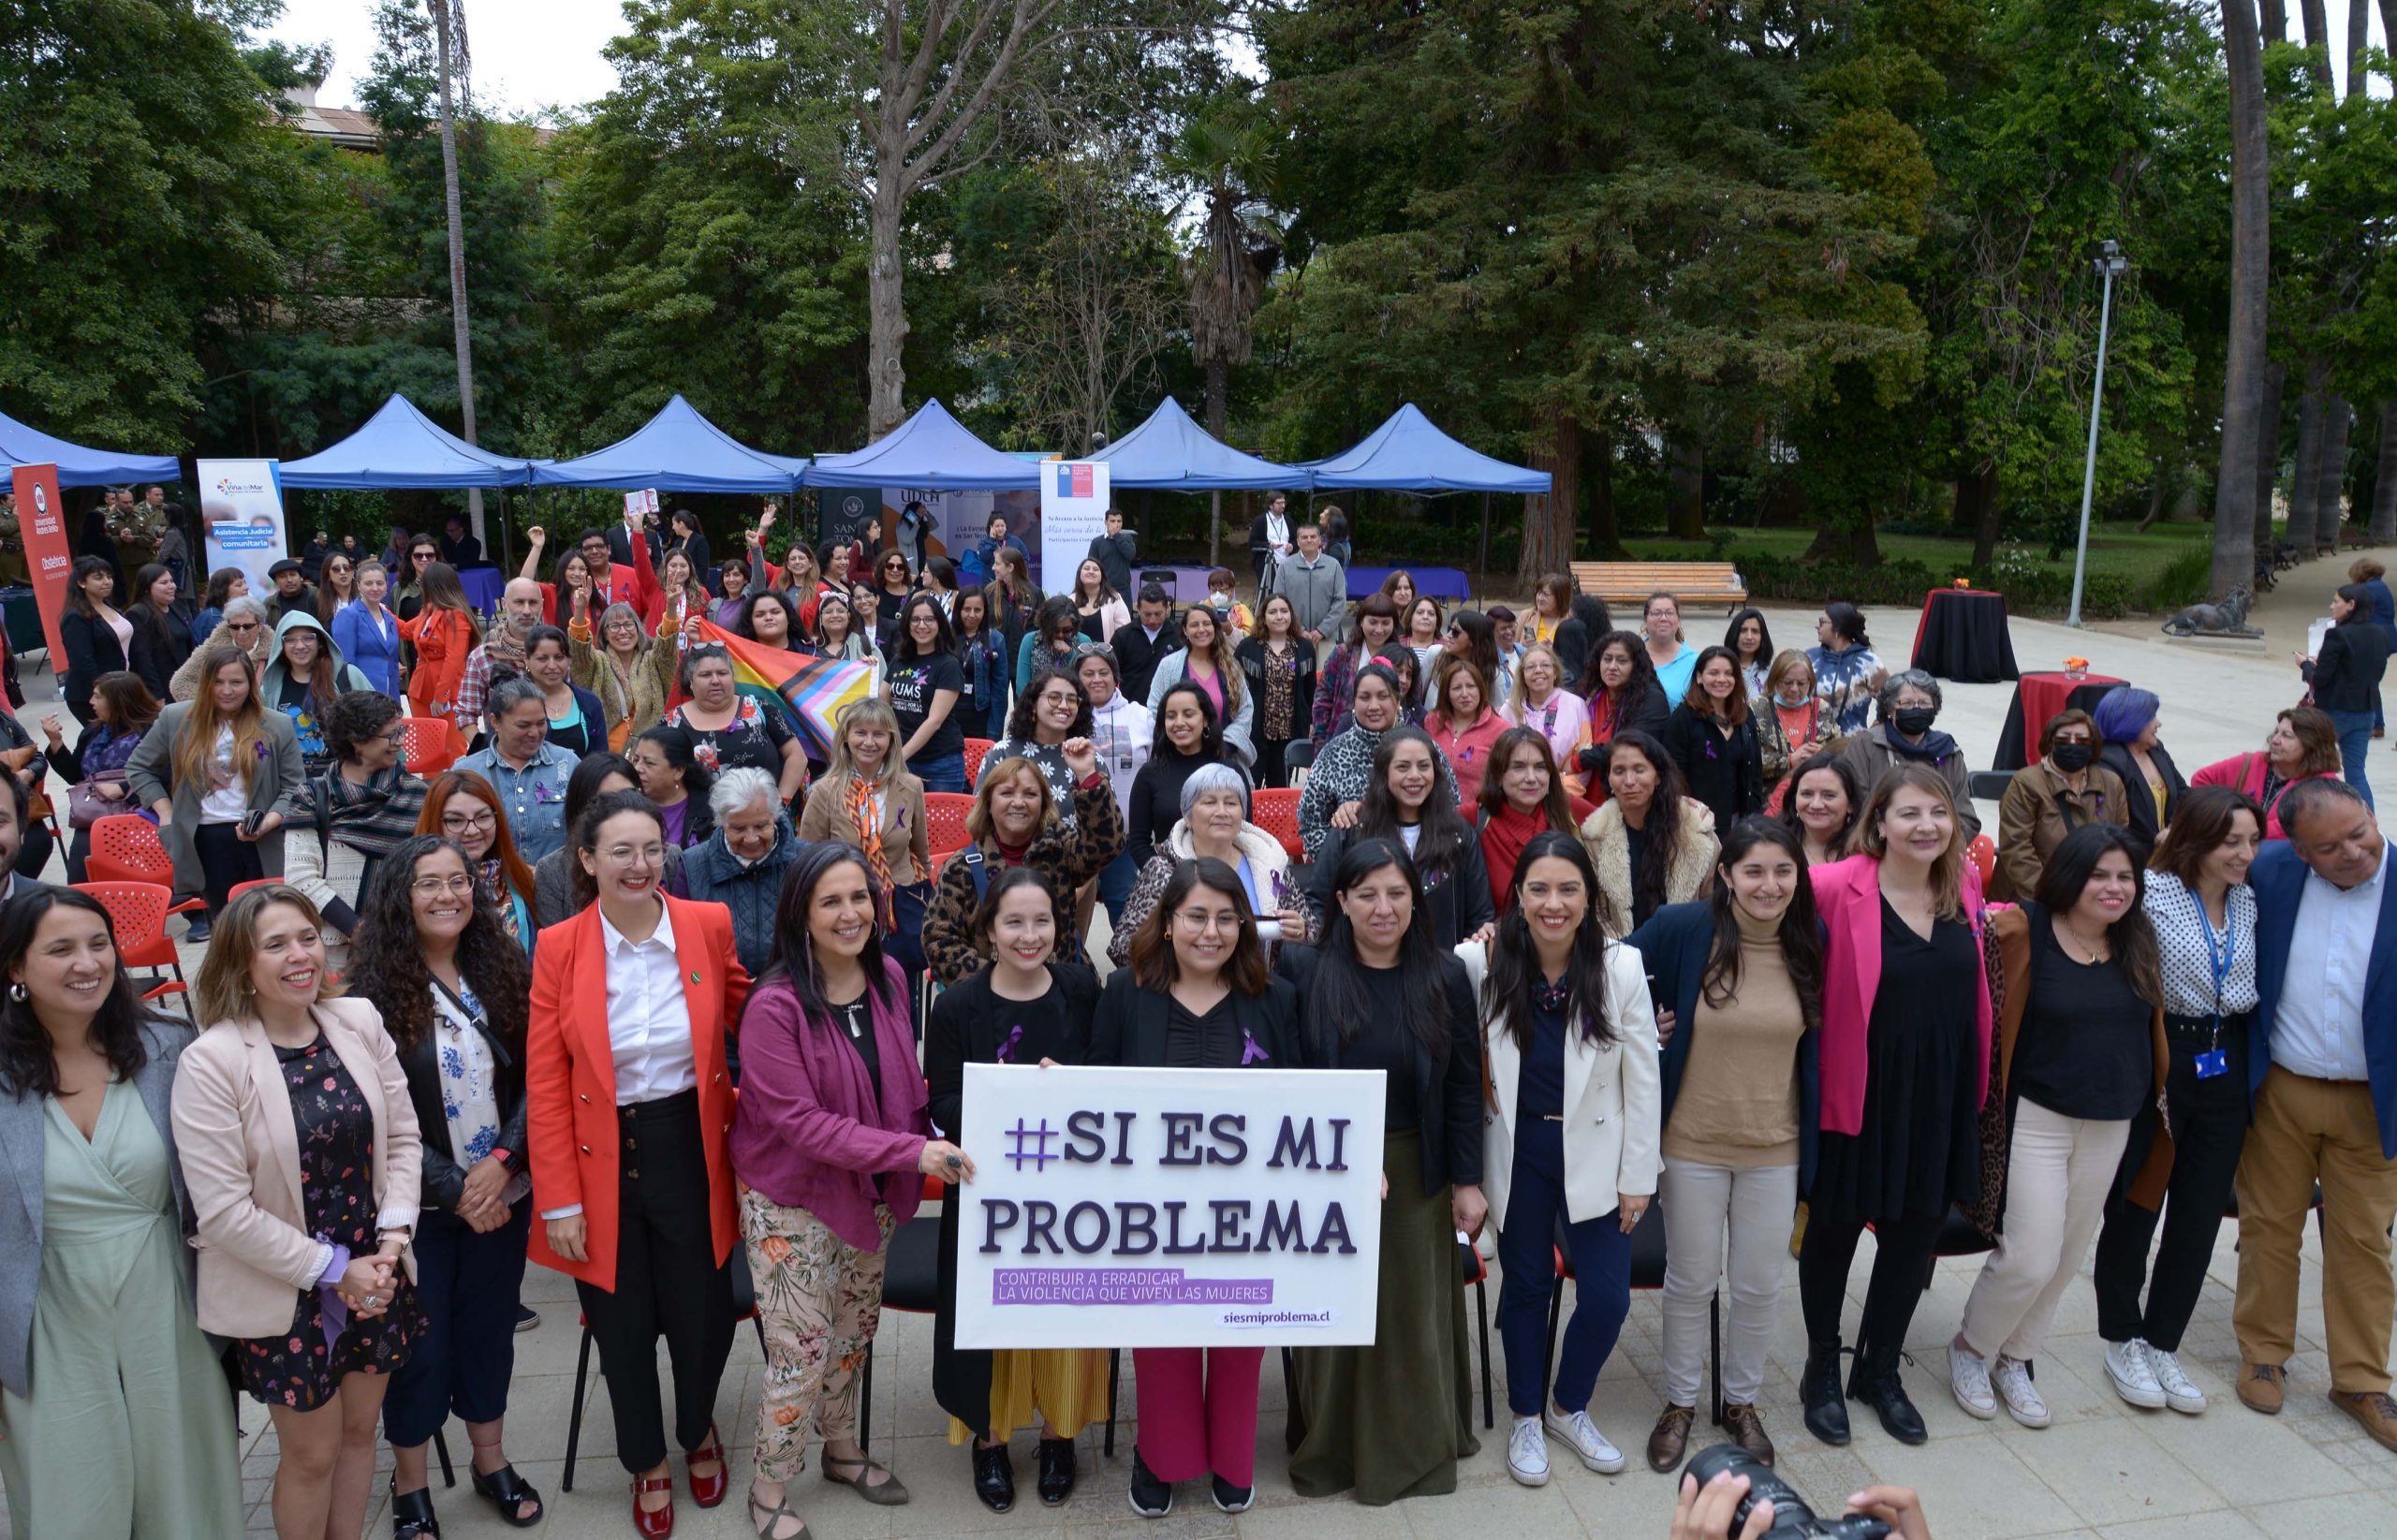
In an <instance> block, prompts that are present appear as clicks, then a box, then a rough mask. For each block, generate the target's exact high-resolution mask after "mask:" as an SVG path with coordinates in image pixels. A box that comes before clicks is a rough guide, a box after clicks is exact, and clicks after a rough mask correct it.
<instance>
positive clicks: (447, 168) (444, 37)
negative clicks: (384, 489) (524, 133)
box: [432, 0, 485, 540]
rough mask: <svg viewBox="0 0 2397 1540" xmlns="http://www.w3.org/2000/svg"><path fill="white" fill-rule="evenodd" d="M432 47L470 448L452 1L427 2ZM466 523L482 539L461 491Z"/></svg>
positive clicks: (471, 379) (474, 506)
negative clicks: (437, 63)
mask: <svg viewBox="0 0 2397 1540" xmlns="http://www.w3.org/2000/svg"><path fill="white" fill-rule="evenodd" d="M432 3H433V33H434V46H435V47H436V48H437V49H438V50H439V51H440V54H441V70H440V73H441V200H442V204H443V207H444V208H445V210H446V211H447V213H448V214H449V331H450V345H451V346H452V347H453V348H454V349H455V350H456V352H457V355H458V418H459V422H458V428H459V434H460V436H461V437H463V438H464V439H465V441H466V442H467V443H469V444H474V443H477V442H478V440H477V438H476V437H475V342H474V338H473V337H472V336H471V335H469V334H468V332H467V329H466V221H465V217H464V214H463V213H462V200H461V199H460V198H459V196H458V114H457V109H456V107H455V105H454V104H453V103H452V101H451V98H450V92H449V64H450V61H451V59H452V58H454V57H455V54H454V53H453V52H452V51H451V49H452V45H451V43H450V40H449V7H450V6H451V5H452V4H453V3H455V0H432ZM466 519H467V521H468V524H469V526H470V527H471V528H472V529H473V530H474V532H475V538H476V539H478V540H481V539H484V538H485V535H484V530H483V494H482V492H481V491H480V490H479V489H478V488H473V487H469V488H468V489H466Z"/></svg>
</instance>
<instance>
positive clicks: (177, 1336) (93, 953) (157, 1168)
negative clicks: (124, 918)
mask: <svg viewBox="0 0 2397 1540" xmlns="http://www.w3.org/2000/svg"><path fill="white" fill-rule="evenodd" d="M0 974H5V975H6V976H7V986H8V987H7V1000H6V1001H5V1002H0V1150H6V1151H7V1166H8V1167H9V1168H10V1174H11V1176H12V1178H13V1180H12V1181H7V1182H6V1183H0V1386H6V1387H7V1395H6V1396H0V1486H5V1487H6V1488H7V1500H8V1523H9V1528H10V1531H11V1533H16V1534H20V1535H29V1536H32V1535H71V1536H75V1537H77V1540H136V1537H137V1536H140V1537H150V1540H215V1537H216V1536H219V1535H230V1534H238V1533H241V1528H242V1514H243V1493H242V1481H241V1472H240V1468H239V1465H238V1463H237V1452H236V1451H237V1445H235V1442H234V1431H233V1415H232V1408H231V1406H230V1405H229V1403H228V1401H227V1400H226V1396H225V1373H224V1367H223V1365H222V1363H221V1362H220V1361H219V1356H218V1354H217V1353H216V1351H215V1350H214V1348H213V1346H212V1345H211V1343H210V1342H208V1340H207V1338H205V1337H204V1336H202V1335H201V1333H200V1329H199V1323H198V1321H196V1320H195V1319H194V1318H193V1313H192V1301H193V1299H194V1298H196V1296H197V1292H198V1283H197V1269H198V1265H199V1251H198V1250H197V1249H195V1248H194V1247H193V1246H191V1245H190V1244H189V1243H188V1242H189V1240H190V1239H191V1237H192V1234H193V1232H194V1230H195V1228H196V1219H195V1216H194V1213H193V1209H192V1205H191V1201H190V1197H189V1195H188V1194H187V1192H186V1190H185V1186H184V1173H183V1166H182V1164H181V1162H180V1161H179V1159H178V1158H177V1150H176V1139H175V1126H174V1121H173V1117H172V1112H171V1108H172V1106H173V1097H174V1087H175V1081H176V1079H177V1078H178V1075H179V1072H180V1064H181V1059H182V1055H183V1054H184V1051H185V1050H186V1049H189V1047H190V1046H191V1042H192V1036H191V1030H190V1029H189V1028H188V1027H187V1026H185V1025H184V1023H183V1022H180V1021H177V1020H175V1019H173V1018H171V1017H159V1016H155V1015H153V1014H152V1013H151V1012H150V1011H149V1010H148V1009H147V1008H145V1007H144V1006H143V1005H142V1004H141V1003H140V1000H139V999H138V998H137V997H136V995H135V993H134V990H133V986H132V984H131V982H130V981H129V980H128V979H127V978H126V976H125V970H124V968H123V966H122V965H121V963H120V961H119V958H118V954H117V949H116V932H115V929H114V926H113V925H112V923H111V922H110V918H109V916H108V911H107V910H105V909H103V908H101V907H100V904H99V902H97V901H96V900H95V899H93V898H91V897H90V896H89V895H87V894H83V893H79V892H76V891H74V890H73V889H71V888H58V887H36V888H34V889H33V890H32V892H31V893H30V894H27V895H25V896H23V897H21V898H19V899H17V900H16V901H15V902H11V903H9V904H8V905H7V906H6V907H5V908H0Z"/></svg>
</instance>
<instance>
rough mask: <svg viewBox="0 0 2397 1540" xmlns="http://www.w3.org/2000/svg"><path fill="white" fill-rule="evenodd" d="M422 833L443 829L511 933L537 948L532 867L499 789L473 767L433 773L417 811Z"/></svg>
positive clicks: (503, 927)
mask: <svg viewBox="0 0 2397 1540" xmlns="http://www.w3.org/2000/svg"><path fill="white" fill-rule="evenodd" d="M416 831H417V832H418V833H419V834H438V835H440V836H441V837H442V838H443V839H445V840H448V841H449V842H451V843H454V844H456V845H457V847H458V848H459V849H461V850H463V851H464V852H465V853H466V859H467V860H469V861H471V862H472V863H473V864H474V870H475V876H476V880H477V881H478V883H479V884H480V885H481V889H482V899H483V902H485V903H488V904H490V905H491V906H492V907H493V909H494V910H496V911H498V914H499V926H500V929H501V930H502V931H506V932H507V939H508V940H510V941H512V942H514V943H516V944H517V945H518V946H522V947H523V948H524V950H525V951H526V952H528V953H529V952H531V951H532V950H533V937H534V935H535V933H536V931H535V927H534V924H533V869H532V868H531V867H529V866H526V865H525V864H524V858H523V857H522V856H520V855H518V854H517V853H516V838H515V836H514V835H512V834H510V833H509V832H508V831H507V814H506V813H505V811H504V810H503V808H502V806H501V803H500V799H499V793H498V792H497V791H495V790H493V787H492V784H491V783H490V782H489V781H486V780H484V779H483V778H482V777H481V776H479V775H477V774H476V773H475V772H474V771H472V770H445V771H443V772H442V773H441V774H440V775H438V776H436V777H434V782H433V785H432V786H431V787H430V788H429V789H427V790H426V792H425V794H424V808H423V810H422V811H421V812H420V813H419V814H418V815H417V821H416Z"/></svg>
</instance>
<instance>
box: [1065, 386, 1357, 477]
mask: <svg viewBox="0 0 2397 1540" xmlns="http://www.w3.org/2000/svg"><path fill="white" fill-rule="evenodd" d="M1091 458H1092V459H1093V460H1103V461H1106V462H1107V463H1108V465H1109V467H1110V469H1109V472H1108V477H1109V479H1110V481H1111V482H1112V483H1113V484H1114V485H1116V486H1118V487H1154V488H1158V489H1161V490H1164V491H1249V490H1251V489H1260V488H1270V487H1281V488H1301V487H1305V486H1307V485H1308V484H1309V482H1310V479H1311V478H1310V477H1308V475H1307V473H1306V472H1305V471H1303V470H1301V469H1300V468H1299V467H1297V466H1295V465H1276V464H1274V463H1273V462H1272V461H1270V460H1259V459H1257V456H1255V455H1252V454H1243V453H1242V452H1241V451H1240V450H1238V449H1235V448H1233V447H1231V446H1230V445H1228V444H1226V443H1225V442H1224V441H1223V440H1222V439H1219V438H1217V437H1215V436H1214V435H1213V433H1209V432H1207V430H1206V429H1204V428H1201V427H1200V426H1199V425H1198V422H1197V420H1196V419H1194V418H1192V417H1191V415H1190V414H1189V413H1187V412H1185V411H1184V410H1183V409H1182V403H1180V402H1178V401H1175V400H1174V399H1173V398H1172V397H1171V396H1168V397H1166V399H1165V400H1163V401H1161V402H1159V403H1157V409H1156V410H1155V411H1154V412H1152V413H1150V414H1149V419H1148V420H1147V421H1146V422H1143V423H1141V424H1140V426H1139V427H1138V428H1135V429H1133V430H1132V431H1131V432H1130V433H1125V435H1124V436H1123V437H1122V438H1119V439H1117V440H1116V441H1115V442H1114V443H1112V444H1110V445H1109V446H1108V447H1106V448H1104V449H1101V450H1099V451H1098V452H1097V453H1096V454H1095V455H1092V456H1091Z"/></svg>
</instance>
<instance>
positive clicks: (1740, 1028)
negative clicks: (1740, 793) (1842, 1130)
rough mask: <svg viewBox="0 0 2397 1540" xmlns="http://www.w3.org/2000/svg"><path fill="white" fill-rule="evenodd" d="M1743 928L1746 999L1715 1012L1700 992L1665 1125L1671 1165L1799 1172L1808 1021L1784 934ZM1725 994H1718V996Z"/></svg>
mask: <svg viewBox="0 0 2397 1540" xmlns="http://www.w3.org/2000/svg"><path fill="white" fill-rule="evenodd" d="M1732 913H1733V914H1734V915H1735V916H1736V917H1738V919H1739V923H1740V978H1739V986H1738V990H1737V992H1736V993H1734V994H1733V995H1732V996H1731V998H1730V999H1728V1000H1727V1001H1725V1002H1724V1003H1723V1004H1722V1005H1713V1004H1712V1003H1710V1002H1709V1001H1708V999H1707V991H1706V990H1703V989H1701V990H1698V1019H1697V1020H1695V1021H1692V1022H1687V1023H1684V1025H1683V1027H1682V1030H1683V1031H1684V1032H1686V1033H1688V1034H1690V1040H1689V1060H1688V1062H1687V1063H1686V1064H1684V1067H1683V1069H1682V1083H1681V1091H1680V1093H1679V1094H1677V1095H1676V1096H1675V1097H1674V1098H1673V1114H1672V1118H1671V1119H1670V1121H1669V1122H1667V1123H1666V1125H1665V1134H1664V1139H1663V1150H1664V1153H1665V1158H1666V1159H1668V1160H1682V1161H1690V1162H1694V1163H1697V1164H1699V1165H1705V1166H1734V1167H1747V1166H1795V1165H1797V1164H1798V1040H1799V1038H1800V1037H1801V1036H1802V1035H1804V1034H1805V1030H1806V1023H1805V1019H1804V1017H1803V1016H1801V1014H1800V1012H1799V1008H1798V991H1797V990H1796V988H1795V987H1794V986H1793V985H1792V984H1791V983H1790V981H1789V969H1788V967H1787V964H1785V963H1784V962H1783V961H1782V958H1781V942H1780V939H1779V936H1778V934H1777V931H1778V930H1779V927H1778V926H1777V925H1769V924H1766V923H1764V922H1762V921H1759V920H1756V919H1752V918H1750V917H1748V916H1747V914H1745V913H1744V912H1743V911H1741V910H1739V909H1738V908H1737V907H1734V909H1733V911H1732ZM1718 992H1719V991H1718Z"/></svg>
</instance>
